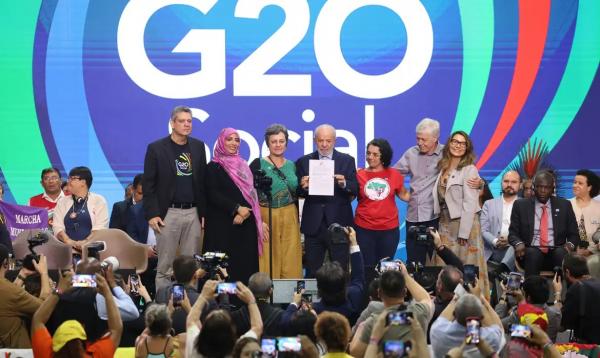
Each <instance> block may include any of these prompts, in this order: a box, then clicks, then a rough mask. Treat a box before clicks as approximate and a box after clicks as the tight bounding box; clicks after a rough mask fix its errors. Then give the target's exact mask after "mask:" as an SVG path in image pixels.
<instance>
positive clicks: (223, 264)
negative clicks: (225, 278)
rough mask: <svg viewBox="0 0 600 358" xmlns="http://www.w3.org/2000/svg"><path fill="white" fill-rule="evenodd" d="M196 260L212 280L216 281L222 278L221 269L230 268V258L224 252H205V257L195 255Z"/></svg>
mask: <svg viewBox="0 0 600 358" xmlns="http://www.w3.org/2000/svg"><path fill="white" fill-rule="evenodd" d="M194 258H195V259H196V261H198V263H199V264H200V268H201V269H203V270H204V271H206V272H207V273H208V277H209V278H210V279H211V280H216V279H218V278H219V277H220V275H221V274H220V272H219V268H227V267H228V266H229V261H228V260H229V257H228V256H227V254H226V253H224V252H205V253H204V255H202V256H200V255H198V254H196V255H194Z"/></svg>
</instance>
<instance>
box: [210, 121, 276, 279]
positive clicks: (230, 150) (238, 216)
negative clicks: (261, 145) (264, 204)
mask: <svg viewBox="0 0 600 358" xmlns="http://www.w3.org/2000/svg"><path fill="white" fill-rule="evenodd" d="M239 149H240V136H239V135H238V133H237V131H236V130H235V129H233V128H225V129H223V130H221V133H220V134H219V138H218V139H217V145H216V146H215V150H214V153H213V160H212V162H210V163H209V164H208V166H207V172H206V193H207V199H208V200H207V202H208V207H207V210H206V224H205V235H204V248H203V251H204V252H207V251H220V252H225V253H227V255H228V256H229V262H230V265H229V268H228V269H227V271H228V273H229V276H230V278H231V279H232V280H235V281H242V282H244V283H248V278H249V277H250V275H252V274H253V273H255V272H257V271H258V257H259V256H260V255H262V254H263V252H262V251H263V250H262V243H263V240H264V241H267V240H268V237H269V234H268V228H267V226H266V225H265V224H264V223H263V221H262V218H261V216H260V205H259V202H258V196H257V193H256V189H254V182H253V178H252V172H251V171H250V167H248V163H246V161H245V160H244V159H243V158H242V157H240V154H239Z"/></svg>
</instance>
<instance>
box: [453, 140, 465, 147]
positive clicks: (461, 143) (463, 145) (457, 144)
mask: <svg viewBox="0 0 600 358" xmlns="http://www.w3.org/2000/svg"><path fill="white" fill-rule="evenodd" d="M450 144H452V145H453V146H455V147H465V148H466V147H467V142H461V141H459V140H456V139H452V140H450Z"/></svg>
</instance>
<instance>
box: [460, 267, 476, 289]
mask: <svg viewBox="0 0 600 358" xmlns="http://www.w3.org/2000/svg"><path fill="white" fill-rule="evenodd" d="M463 267H464V272H463V282H464V285H465V287H467V286H468V285H469V284H470V285H471V286H475V280H476V279H477V278H478V277H479V266H475V265H464V266H463Z"/></svg>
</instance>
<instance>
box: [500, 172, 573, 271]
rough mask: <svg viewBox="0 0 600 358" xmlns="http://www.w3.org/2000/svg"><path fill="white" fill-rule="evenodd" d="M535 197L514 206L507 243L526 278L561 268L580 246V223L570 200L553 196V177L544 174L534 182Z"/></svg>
mask: <svg viewBox="0 0 600 358" xmlns="http://www.w3.org/2000/svg"><path fill="white" fill-rule="evenodd" d="M533 185H534V188H533V191H534V194H535V195H534V197H533V198H529V199H519V200H517V201H515V203H514V204H513V209H512V213H511V216H510V227H509V229H508V232H509V233H508V241H509V242H510V244H511V245H512V246H513V247H514V248H515V256H516V258H517V260H518V261H519V263H520V264H521V265H522V266H523V268H524V269H525V276H529V275H538V274H539V273H540V270H542V268H546V269H550V270H551V269H553V268H554V267H556V266H561V265H562V261H563V258H564V256H565V255H566V254H567V253H568V252H571V251H573V250H574V248H575V247H576V245H577V244H578V243H579V234H578V232H577V221H576V219H575V213H574V212H573V207H572V206H571V203H570V202H569V201H568V200H565V199H562V198H557V197H554V196H552V194H553V193H554V176H553V175H552V174H551V173H549V172H547V171H542V172H539V173H538V174H536V176H535V178H534V181H533Z"/></svg>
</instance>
